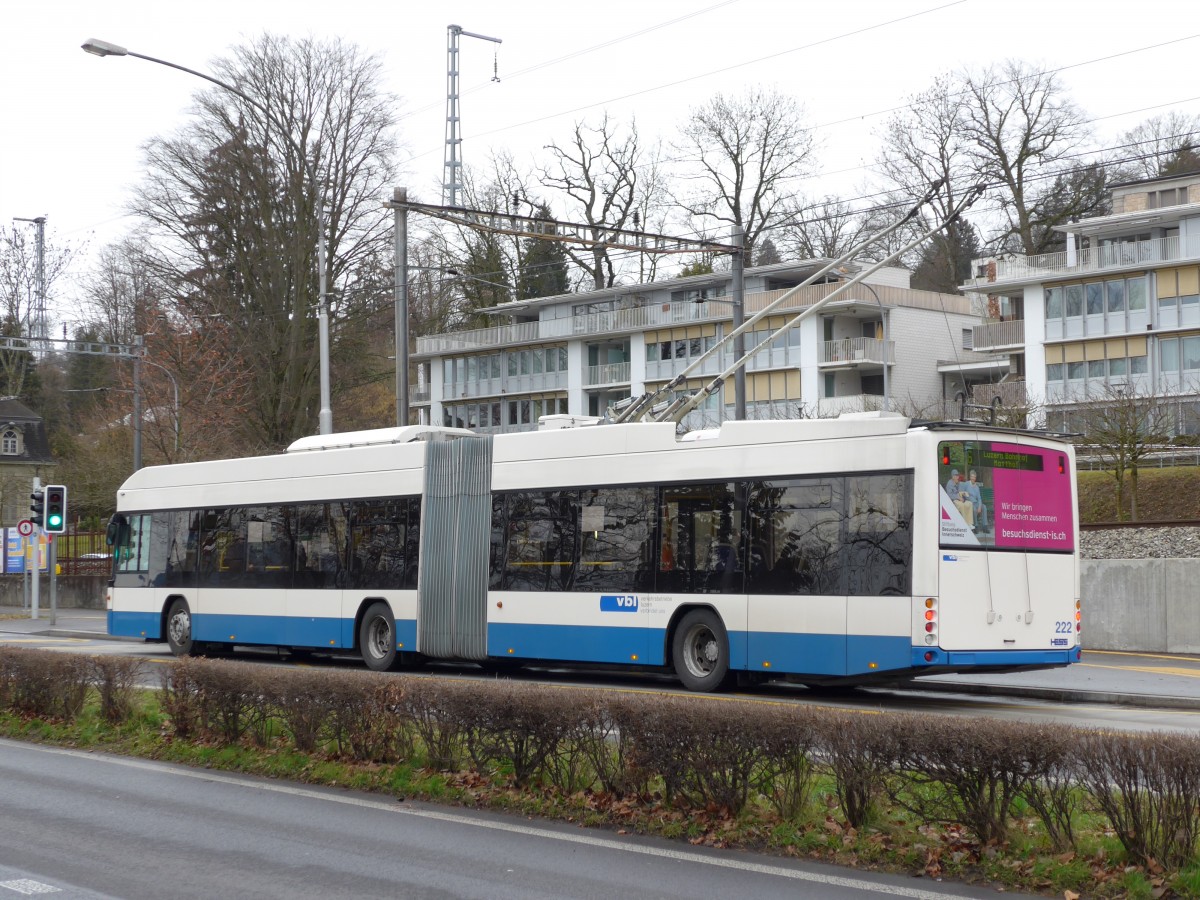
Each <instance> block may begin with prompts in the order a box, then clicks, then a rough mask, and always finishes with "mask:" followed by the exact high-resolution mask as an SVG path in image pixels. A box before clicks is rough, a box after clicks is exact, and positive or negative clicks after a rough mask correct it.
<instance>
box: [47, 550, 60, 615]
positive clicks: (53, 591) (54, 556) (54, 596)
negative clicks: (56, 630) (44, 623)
mask: <svg viewBox="0 0 1200 900" xmlns="http://www.w3.org/2000/svg"><path fill="white" fill-rule="evenodd" d="M46 543H47V544H48V546H47V547H46V568H47V569H48V570H49V572H50V624H51V625H57V624H58V541H56V540H55V539H54V535H52V534H51V535H49V536H47V538H46Z"/></svg>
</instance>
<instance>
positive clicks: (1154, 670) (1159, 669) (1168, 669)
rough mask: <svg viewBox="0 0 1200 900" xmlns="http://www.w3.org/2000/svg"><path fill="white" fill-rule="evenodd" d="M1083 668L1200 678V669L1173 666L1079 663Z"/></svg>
mask: <svg viewBox="0 0 1200 900" xmlns="http://www.w3.org/2000/svg"><path fill="white" fill-rule="evenodd" d="M1079 665H1081V666H1084V667H1085V668H1092V669H1117V670H1119V671H1121V672H1148V673H1149V674H1151V675H1180V676H1182V677H1184V678H1200V669H1177V668H1175V667H1173V666H1098V665H1096V664H1095V663H1079Z"/></svg>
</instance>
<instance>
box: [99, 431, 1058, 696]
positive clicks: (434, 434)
mask: <svg viewBox="0 0 1200 900" xmlns="http://www.w3.org/2000/svg"><path fill="white" fill-rule="evenodd" d="M956 470H959V474H958V476H952V475H950V473H951V472H954V471H956ZM972 471H973V472H974V473H975V474H974V479H975V480H971V479H970V478H969V472H972ZM1074 471H1075V469H1074V453H1073V450H1072V448H1071V447H1070V446H1069V445H1068V444H1066V443H1063V442H1061V441H1058V440H1055V439H1053V438H1051V437H1047V436H1044V435H1040V434H1036V433H1030V432H1017V431H1005V430H1000V429H988V428H984V427H982V426H975V425H972V424H967V423H956V424H939V425H936V426H933V425H928V426H913V425H912V424H911V423H910V422H909V420H908V419H906V418H903V417H900V416H895V415H888V414H876V415H860V416H847V417H842V418H840V419H818V420H799V421H764V422H727V423H725V424H724V425H723V426H722V427H721V428H720V429H719V430H718V431H713V432H707V433H701V434H691V435H687V436H685V438H683V439H677V438H676V435H675V427H674V425H673V424H645V423H642V424H629V425H601V426H594V427H582V428H567V429H559V430H551V431H539V432H531V433H521V434H506V435H497V436H495V437H494V438H482V437H478V436H472V435H471V434H470V433H469V432H464V431H461V430H456V429H439V428H426V427H420V426H411V427H409V428H403V429H385V430H381V431H378V432H363V433H358V434H355V435H331V436H323V437H320V438H306V439H304V440H302V441H298V442H297V443H296V444H294V445H293V446H292V447H291V448H289V452H287V453H285V454H281V455H278V456H270V457H257V458H249V459H236V460H219V461H213V462H203V463H190V464H183V465H175V466H162V467H156V468H148V469H143V470H141V471H139V472H136V473H135V474H134V475H132V476H131V477H130V478H129V480H128V481H127V482H126V483H125V484H124V485H123V486H122V488H121V489H120V491H119V493H118V498H117V510H118V512H117V516H116V517H115V518H114V521H115V522H116V523H117V527H116V528H114V534H116V535H117V543H118V546H117V559H116V571H115V575H114V581H113V586H112V587H111V589H110V591H109V600H108V620H109V630H110V632H111V633H112V634H114V635H123V636H130V637H141V638H144V639H146V640H169V641H170V643H171V646H172V649H173V650H174V651H175V652H177V653H183V652H191V651H192V650H193V649H194V648H195V646H196V645H202V644H228V645H233V644H237V645H273V646H284V647H290V648H307V649H322V648H323V649H327V650H341V651H358V652H361V653H363V655H364V658H365V659H366V660H367V662H368V664H369V665H371V666H372V667H373V668H391V667H393V666H395V665H398V664H400V663H402V662H404V661H405V660H407V659H409V658H410V654H420V655H423V656H426V657H434V658H458V659H471V660H476V661H480V662H485V663H486V662H487V661H488V660H492V661H495V660H500V659H504V660H513V661H519V662H526V663H536V662H540V661H551V660H553V661H557V662H568V663H576V664H580V665H587V664H589V663H590V664H596V663H600V664H617V665H623V666H649V667H664V666H673V667H674V669H675V671H676V672H677V673H679V675H680V677H681V678H682V679H683V681H684V683H685V684H687V685H688V686H689V687H692V688H693V689H697V690H710V689H714V688H715V687H718V686H719V685H720V684H721V683H724V682H725V681H727V680H728V679H729V677H731V676H733V675H735V674H741V673H744V677H749V678H752V679H755V678H757V679H761V678H765V677H784V676H786V677H789V678H791V679H793V680H797V681H801V682H822V681H838V680H841V681H866V680H871V679H879V678H892V679H895V678H903V677H909V676H912V675H920V674H932V673H939V672H947V671H962V670H974V669H985V668H986V669H1006V670H1007V669H1014V668H1022V667H1049V666H1059V665H1067V664H1069V663H1071V662H1076V661H1078V659H1079V629H1080V624H1079V565H1078V554H1077V544H1078V542H1077V533H1078V528H1077V518H1078V517H1077V513H1076V509H1077V498H1076V492H1075V477H1074ZM959 478H961V479H962V481H961V483H962V485H963V487H962V488H961V490H960V488H959V484H960V482H959V481H958V479H959ZM971 484H973V485H974V488H971V487H967V485H971ZM973 492H978V494H977V495H974V496H972V493H973ZM394 498H404V499H394ZM989 507H990V508H989ZM639 508H640V511H639ZM418 541H419V543H418ZM418 548H419V553H418V552H417V551H418Z"/></svg>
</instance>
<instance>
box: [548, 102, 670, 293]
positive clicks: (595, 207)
mask: <svg viewBox="0 0 1200 900" xmlns="http://www.w3.org/2000/svg"><path fill="white" fill-rule="evenodd" d="M546 149H547V150H549V151H550V154H551V156H552V160H553V161H552V162H551V163H550V164H549V165H547V166H543V167H541V168H540V169H539V174H540V177H541V181H542V183H543V184H544V185H545V186H546V187H548V188H552V189H554V190H555V191H557V192H558V193H559V194H560V195H562V198H563V203H562V205H563V206H565V207H566V209H567V217H568V218H570V219H574V218H575V217H579V218H581V219H582V220H583V222H584V223H586V224H587V225H590V226H592V231H593V236H594V237H599V236H600V231H601V230H602V229H606V228H634V224H633V222H634V218H635V216H636V218H637V219H638V220H639V222H641V221H644V216H645V215H646V214H647V213H648V212H649V211H650V210H652V209H654V208H655V207H656V203H655V197H654V196H653V195H652V194H651V193H648V192H647V187H653V188H654V189H655V190H657V189H658V188H659V186H660V182H659V180H658V179H659V178H660V175H659V170H658V165H657V157H656V154H655V152H654V151H653V150H650V151H647V149H646V148H645V147H644V146H643V145H642V143H641V139H640V137H639V135H638V130H637V123H636V122H632V123H630V125H629V128H628V129H627V130H625V132H624V133H623V134H622V129H621V128H620V126H619V125H618V124H617V123H616V122H613V121H612V120H611V119H609V117H608V114H607V113H605V114H604V116H603V118H601V120H600V122H599V124H597V125H594V126H593V125H587V124H585V123H583V122H576V123H575V128H574V131H573V132H572V134H571V139H570V141H569V142H568V143H566V144H565V145H563V144H559V143H552V144H550V145H548V146H547V147H546ZM644 161H645V162H648V163H649V166H650V174H651V176H652V177H650V178H648V179H646V180H645V182H643V179H642V173H641V167H642V164H643V162H644ZM567 253H568V254H569V255H570V257H571V260H572V262H574V263H575V265H577V266H578V267H579V268H580V269H582V270H583V271H584V272H585V273H586V276H587V278H589V279H590V280H591V282H592V286H593V287H595V288H596V289H597V290H599V289H600V288H605V287H611V286H612V285H614V284H615V283H616V280H617V274H618V270H619V264H618V263H617V262H616V261H614V259H613V256H612V254H611V252H610V250H609V248H608V247H607V246H605V245H604V244H601V243H596V244H592V245H591V246H590V247H584V248H575V247H572V246H570V245H567Z"/></svg>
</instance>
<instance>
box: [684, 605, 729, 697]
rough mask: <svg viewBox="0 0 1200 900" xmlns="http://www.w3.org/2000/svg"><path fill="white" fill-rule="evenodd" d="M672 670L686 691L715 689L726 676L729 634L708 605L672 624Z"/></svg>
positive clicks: (720, 685) (721, 683) (719, 618)
mask: <svg viewBox="0 0 1200 900" xmlns="http://www.w3.org/2000/svg"><path fill="white" fill-rule="evenodd" d="M671 661H672V662H673V663H674V664H675V674H676V675H678V676H679V680H680V681H682V682H683V686H684V687H685V688H687V689H688V690H689V691H698V692H708V691H715V690H718V689H720V688H721V687H722V686H724V684H725V681H726V679H727V678H728V676H729V635H728V634H727V633H726V631H725V625H724V624H723V623H722V622H721V617H720V616H718V615H717V614H716V613H715V612H713V611H712V610H711V609H693V610H692V611H691V612H689V613H687V615H685V616H684V617H683V618H682V619H680V620H679V624H678V625H676V626H675V634H674V637H673V638H672V640H671Z"/></svg>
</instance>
